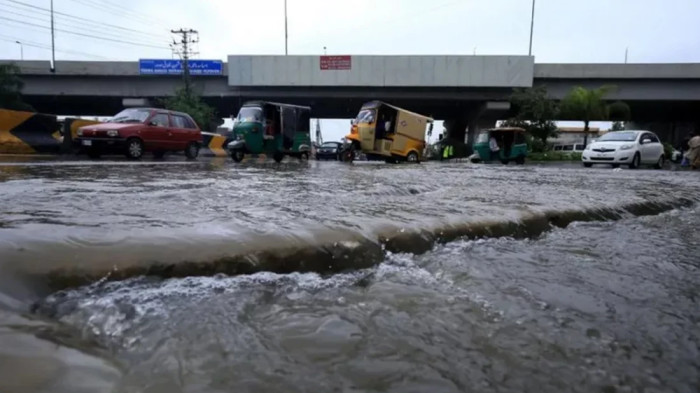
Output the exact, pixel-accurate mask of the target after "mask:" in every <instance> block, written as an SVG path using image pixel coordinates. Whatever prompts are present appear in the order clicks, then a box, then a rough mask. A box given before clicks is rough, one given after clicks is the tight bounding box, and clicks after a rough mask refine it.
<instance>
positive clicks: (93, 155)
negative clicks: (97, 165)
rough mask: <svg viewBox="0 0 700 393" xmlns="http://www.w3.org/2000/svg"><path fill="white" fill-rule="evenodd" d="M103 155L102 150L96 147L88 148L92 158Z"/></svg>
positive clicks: (88, 153) (88, 154)
mask: <svg viewBox="0 0 700 393" xmlns="http://www.w3.org/2000/svg"><path fill="white" fill-rule="evenodd" d="M101 155H102V152H100V151H99V150H98V149H96V148H94V147H93V148H92V149H88V151H87V156H88V157H90V158H92V159H95V160H96V159H98V158H100V156H101Z"/></svg>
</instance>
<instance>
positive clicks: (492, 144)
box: [489, 135, 501, 160]
mask: <svg viewBox="0 0 700 393" xmlns="http://www.w3.org/2000/svg"><path fill="white" fill-rule="evenodd" d="M489 149H490V150H491V160H496V159H498V158H499V153H500V152H501V148H500V147H499V146H498V141H497V140H496V137H495V136H493V135H491V139H489Z"/></svg>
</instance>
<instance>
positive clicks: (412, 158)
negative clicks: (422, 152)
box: [406, 151, 420, 164]
mask: <svg viewBox="0 0 700 393" xmlns="http://www.w3.org/2000/svg"><path fill="white" fill-rule="evenodd" d="M406 162H410V163H413V164H419V163H420V158H419V157H418V153H416V152H415V151H412V152H409V153H408V155H407V156H406Z"/></svg>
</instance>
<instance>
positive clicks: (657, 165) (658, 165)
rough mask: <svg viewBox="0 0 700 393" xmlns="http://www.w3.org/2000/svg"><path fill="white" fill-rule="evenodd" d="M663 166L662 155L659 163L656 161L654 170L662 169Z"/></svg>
mask: <svg viewBox="0 0 700 393" xmlns="http://www.w3.org/2000/svg"><path fill="white" fill-rule="evenodd" d="M664 164H665V159H664V156H663V155H662V156H661V157H659V161H656V164H654V169H663V167H664Z"/></svg>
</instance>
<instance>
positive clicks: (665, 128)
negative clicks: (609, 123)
mask: <svg viewBox="0 0 700 393" xmlns="http://www.w3.org/2000/svg"><path fill="white" fill-rule="evenodd" d="M625 129H627V130H646V131H651V132H653V133H655V134H656V135H658V136H659V139H661V142H664V143H670V144H672V145H673V146H674V147H676V146H678V145H679V144H680V143H681V141H683V139H684V138H686V137H688V136H689V135H692V133H693V132H694V131H700V121H697V122H676V121H670V122H669V121H666V122H663V121H657V122H634V121H630V122H626V123H625Z"/></svg>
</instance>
